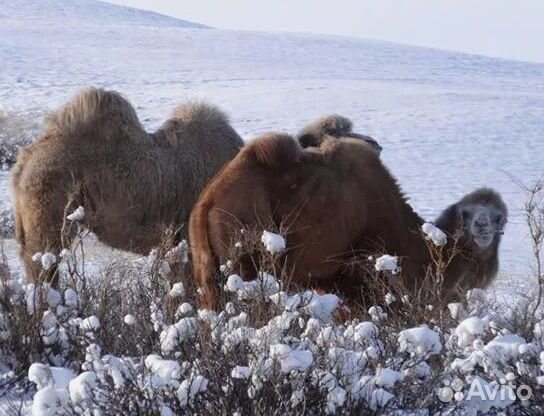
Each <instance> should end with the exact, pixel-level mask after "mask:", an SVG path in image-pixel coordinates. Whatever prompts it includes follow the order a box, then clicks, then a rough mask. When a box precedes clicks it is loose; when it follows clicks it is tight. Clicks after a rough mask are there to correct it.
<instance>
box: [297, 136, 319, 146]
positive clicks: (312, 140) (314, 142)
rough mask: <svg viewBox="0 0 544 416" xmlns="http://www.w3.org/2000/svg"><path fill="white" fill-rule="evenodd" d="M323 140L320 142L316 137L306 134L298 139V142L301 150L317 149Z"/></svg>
mask: <svg viewBox="0 0 544 416" xmlns="http://www.w3.org/2000/svg"><path fill="white" fill-rule="evenodd" d="M322 141H323V140H320V139H319V138H318V137H317V136H316V135H314V134H311V133H307V134H303V135H302V136H299V137H298V142H299V143H300V145H301V146H302V147H303V148H306V147H319V145H320V144H321V142H322Z"/></svg>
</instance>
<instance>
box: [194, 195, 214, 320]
mask: <svg viewBox="0 0 544 416" xmlns="http://www.w3.org/2000/svg"><path fill="white" fill-rule="evenodd" d="M209 212H210V205H209V204H207V203H205V201H199V202H198V203H197V204H196V205H195V207H194V208H193V211H192V213H191V217H190V219H189V242H190V246H191V253H192V261H193V274H194V279H195V280H196V282H197V284H198V286H199V287H200V289H201V290H202V293H201V304H202V306H203V307H205V308H208V309H215V308H216V306H217V288H216V285H215V278H214V276H215V272H216V267H217V261H216V258H215V256H214V253H213V249H212V247H211V244H210V239H209V229H208V217H209Z"/></svg>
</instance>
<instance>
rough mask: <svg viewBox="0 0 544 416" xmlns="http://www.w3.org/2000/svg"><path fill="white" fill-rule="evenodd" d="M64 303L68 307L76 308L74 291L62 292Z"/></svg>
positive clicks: (69, 289)
mask: <svg viewBox="0 0 544 416" xmlns="http://www.w3.org/2000/svg"><path fill="white" fill-rule="evenodd" d="M64 303H65V304H66V306H68V307H76V306H77V293H76V291H75V290H74V289H71V288H68V289H66V290H65V291H64Z"/></svg>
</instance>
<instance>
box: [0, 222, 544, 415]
mask: <svg viewBox="0 0 544 416" xmlns="http://www.w3.org/2000/svg"><path fill="white" fill-rule="evenodd" d="M254 237H255V238H256V239H257V240H256V241H257V242H256V243H255V244H254V245H251V244H252V243H250V242H249V241H248V240H247V239H248V238H249V237H247V234H246V237H243V238H240V241H236V243H240V244H238V245H236V246H234V247H233V253H234V254H236V253H240V252H241V251H242V250H244V249H245V248H247V247H249V246H250V247H251V250H252V252H253V250H256V249H257V248H258V249H259V250H261V251H260V252H259V254H258V255H259V256H266V255H268V256H269V258H268V260H267V261H268V263H267V262H266V261H265V262H263V263H262V264H268V265H272V264H273V259H274V256H276V255H277V252H276V251H275V250H272V251H273V253H271V252H268V251H267V247H266V245H267V244H268V243H270V241H268V239H267V242H266V243H264V244H263V241H261V237H262V233H258V234H255V236H254ZM276 241H279V240H277V239H276ZM82 251H84V247H83V246H78V249H75V250H73V251H72V252H63V253H53V255H55V258H56V259H57V260H58V261H60V270H61V275H62V276H61V277H62V279H61V282H62V283H61V287H60V288H58V289H54V288H52V287H50V286H48V285H45V284H44V285H34V284H23V283H22V282H20V281H18V280H17V279H15V278H13V277H12V276H11V275H10V274H9V269H8V268H7V265H5V264H4V267H3V269H2V270H4V273H2V274H0V276H1V279H0V396H1V395H2V394H3V393H6V392H10V394H11V395H12V396H13V394H18V395H19V397H20V400H21V401H22V406H23V407H25V406H26V408H27V409H28V410H32V411H33V412H34V414H69V415H71V414H93V412H94V413H95V414H162V415H173V414H199V415H215V414H240V415H245V414H287V415H289V414H293V415H294V414H313V415H318V414H319V415H321V414H395V415H401V414H413V415H424V414H438V413H441V414H454V415H455V414H457V415H464V414H477V413H478V412H479V413H480V414H485V413H490V414H495V413H497V412H501V411H507V412H508V413H509V414H516V413H527V414H529V413H531V412H533V413H534V414H538V413H539V412H542V411H544V399H542V397H543V396H542V393H543V392H544V348H543V343H544V316H543V315H542V313H541V310H538V311H536V312H535V314H534V316H533V317H532V320H531V322H532V323H530V324H528V323H527V322H528V321H524V323H523V325H522V326H520V325H518V323H519V322H520V321H518V320H517V319H515V317H516V316H518V315H519V316H522V315H523V314H524V313H525V314H527V313H528V311H532V310H533V308H532V305H533V304H534V303H531V302H527V303H520V304H519V305H518V306H517V307H515V308H514V309H512V307H511V306H508V307H505V306H504V305H501V303H500V302H498V301H497V300H496V299H489V296H490V295H489V294H488V293H486V292H483V291H479V290H475V291H472V292H470V293H469V294H468V295H467V297H466V298H467V299H466V300H465V301H464V302H463V303H462V304H461V303H458V304H452V305H449V307H446V308H442V307H440V305H439V304H438V303H434V307H433V304H432V301H430V302H429V301H428V302H424V301H423V300H422V299H423V297H424V296H431V295H430V294H429V293H427V294H421V296H422V299H416V298H415V297H414V296H407V295H406V293H403V292H399V291H402V288H399V287H396V288H394V289H395V294H392V293H391V292H390V291H389V290H385V291H384V293H383V297H382V299H378V298H376V302H375V304H373V305H367V307H365V308H358V309H357V308H351V312H349V313H348V312H347V311H346V306H350V305H346V304H344V303H343V302H342V301H341V299H340V298H339V297H338V296H336V295H333V294H322V293H316V292H314V291H312V290H305V291H299V292H297V291H293V290H289V288H288V287H286V286H284V285H283V284H282V281H283V279H277V278H276V277H275V276H274V274H275V273H280V275H278V277H280V276H281V273H282V272H283V271H281V270H279V271H278V270H272V267H273V266H270V268H266V269H265V270H262V271H260V272H259V273H258V278H257V280H255V281H244V280H242V279H241V278H240V277H239V276H237V275H236V274H233V273H231V270H230V267H231V266H232V264H229V265H224V267H222V268H221V270H222V271H223V273H222V277H220V279H219V281H220V284H221V285H223V286H224V290H223V291H222V292H223V294H222V296H223V297H224V299H223V302H222V305H223V307H222V309H221V310H219V311H209V310H203V309H199V307H198V304H197V303H196V302H195V296H194V293H193V292H195V291H196V288H194V287H192V282H191V279H190V276H189V275H187V274H186V272H187V268H186V267H185V266H187V260H188V257H187V246H186V244H180V245H179V246H178V247H176V248H175V249H173V250H169V249H164V250H161V249H159V250H157V251H156V252H154V253H152V254H151V255H150V256H148V257H142V258H139V259H137V260H134V261H126V262H124V263H116V264H111V265H109V266H108V267H106V268H104V269H102V270H92V271H91V274H90V275H89V272H88V270H87V269H85V268H82V267H81V266H82V265H81V264H78V261H81V256H78V253H80V252H82ZM266 253H268V254H266ZM43 255H44V254H42V253H40V256H39V260H40V262H41V263H42V265H43V261H42V257H43ZM378 258H380V257H379V256H378ZM166 259H174V260H177V261H178V262H179V263H181V265H182V267H176V266H170V265H168V264H167V263H166ZM383 259H386V260H387V261H385V260H383ZM383 259H382V261H380V262H378V263H380V264H382V265H386V266H387V267H380V270H379V271H375V273H376V276H375V278H376V279H381V281H383V279H384V273H389V276H390V277H391V279H392V280H393V281H395V279H397V276H395V275H393V274H392V271H393V270H394V269H395V267H393V261H392V259H390V258H387V257H384V258H383ZM389 260H391V261H389ZM369 261H370V263H369V265H370V267H369V268H370V269H373V268H374V265H375V264H376V263H377V262H376V260H375V259H374V257H373V258H372V259H371V260H369ZM386 263H387V264H386ZM44 266H46V265H44ZM189 266H190V265H189ZM389 266H391V267H389ZM189 269H190V267H189ZM85 270H87V272H85ZM219 274H221V273H219ZM281 277H285V276H281ZM428 299H432V298H429V297H427V300H428ZM533 301H534V299H533ZM429 303H431V306H429ZM523 386H525V388H528V389H530V390H531V393H532V396H531V397H528V396H521V395H520V393H519V388H520V387H523ZM25 394H26V396H25ZM516 394H517V395H516ZM25 397H31V398H32V400H30V401H28V402H25ZM520 397H522V398H524V399H526V400H521V399H520Z"/></svg>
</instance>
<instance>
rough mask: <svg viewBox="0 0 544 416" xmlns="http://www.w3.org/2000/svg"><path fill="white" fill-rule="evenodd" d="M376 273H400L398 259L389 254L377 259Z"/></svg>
mask: <svg viewBox="0 0 544 416" xmlns="http://www.w3.org/2000/svg"><path fill="white" fill-rule="evenodd" d="M374 268H375V269H376V271H378V272H381V271H390V272H392V273H397V271H398V257H396V256H390V255H389V254H384V255H383V256H381V257H378V258H377V259H376V264H375V266H374Z"/></svg>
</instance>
